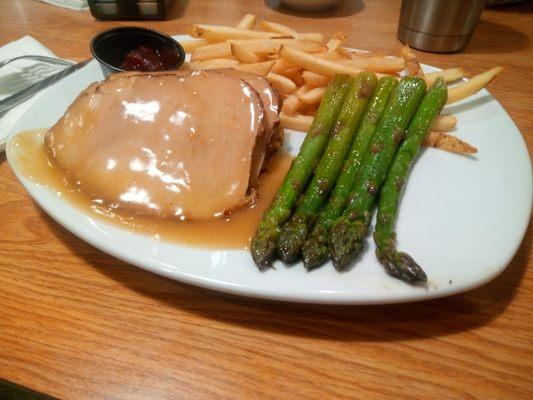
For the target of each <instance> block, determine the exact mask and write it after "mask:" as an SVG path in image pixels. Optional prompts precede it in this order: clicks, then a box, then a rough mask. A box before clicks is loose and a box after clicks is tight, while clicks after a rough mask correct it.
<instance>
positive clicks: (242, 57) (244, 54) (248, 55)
mask: <svg viewBox="0 0 533 400" xmlns="http://www.w3.org/2000/svg"><path fill="white" fill-rule="evenodd" d="M228 44H229V45H230V47H231V54H232V55H233V56H234V57H235V58H236V59H237V60H239V61H242V62H244V63H247V64H252V63H258V62H261V61H262V60H261V57H259V56H258V55H257V54H255V53H252V52H251V51H248V50H246V49H245V48H243V47H242V46H240V45H239V44H237V43H229V42H228Z"/></svg>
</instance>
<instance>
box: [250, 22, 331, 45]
mask: <svg viewBox="0 0 533 400" xmlns="http://www.w3.org/2000/svg"><path fill="white" fill-rule="evenodd" d="M259 26H260V27H261V29H263V30H264V31H267V32H272V33H278V34H282V35H290V36H292V37H293V38H295V39H307V40H312V41H315V42H320V43H322V42H323V41H324V35H323V34H321V33H299V32H297V31H295V30H294V29H291V28H289V27H288V26H285V25H282V24H278V23H277V22H269V21H261V22H259Z"/></svg>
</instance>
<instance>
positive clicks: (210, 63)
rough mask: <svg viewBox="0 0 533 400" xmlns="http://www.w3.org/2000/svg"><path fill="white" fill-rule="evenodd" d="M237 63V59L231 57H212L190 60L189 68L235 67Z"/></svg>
mask: <svg viewBox="0 0 533 400" xmlns="http://www.w3.org/2000/svg"><path fill="white" fill-rule="evenodd" d="M238 65H239V62H238V61H237V60H233V59H231V58H213V59H212V60H205V61H198V62H190V63H189V64H188V67H189V69H193V70H194V69H214V68H235V67H237V66H238Z"/></svg>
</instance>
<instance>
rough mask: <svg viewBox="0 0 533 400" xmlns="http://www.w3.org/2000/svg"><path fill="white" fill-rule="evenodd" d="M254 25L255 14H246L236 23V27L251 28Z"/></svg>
mask: <svg viewBox="0 0 533 400" xmlns="http://www.w3.org/2000/svg"><path fill="white" fill-rule="evenodd" d="M254 26H255V15H254V14H246V15H245V16H244V17H243V18H242V19H241V20H240V22H239V23H238V24H237V28H242V29H252V28H253V27H254Z"/></svg>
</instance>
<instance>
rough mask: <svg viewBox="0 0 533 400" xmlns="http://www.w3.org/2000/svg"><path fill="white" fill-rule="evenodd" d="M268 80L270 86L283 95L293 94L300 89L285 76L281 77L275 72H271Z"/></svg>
mask: <svg viewBox="0 0 533 400" xmlns="http://www.w3.org/2000/svg"><path fill="white" fill-rule="evenodd" d="M266 78H267V79H268V81H269V82H270V84H271V85H272V86H273V87H274V88H275V89H276V90H278V91H279V92H281V93H286V94H291V93H294V92H296V90H297V89H298V88H297V87H296V84H295V83H294V82H293V81H291V80H290V79H289V78H286V77H285V76H283V75H279V74H276V73H274V72H269V73H268V74H267V75H266Z"/></svg>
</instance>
